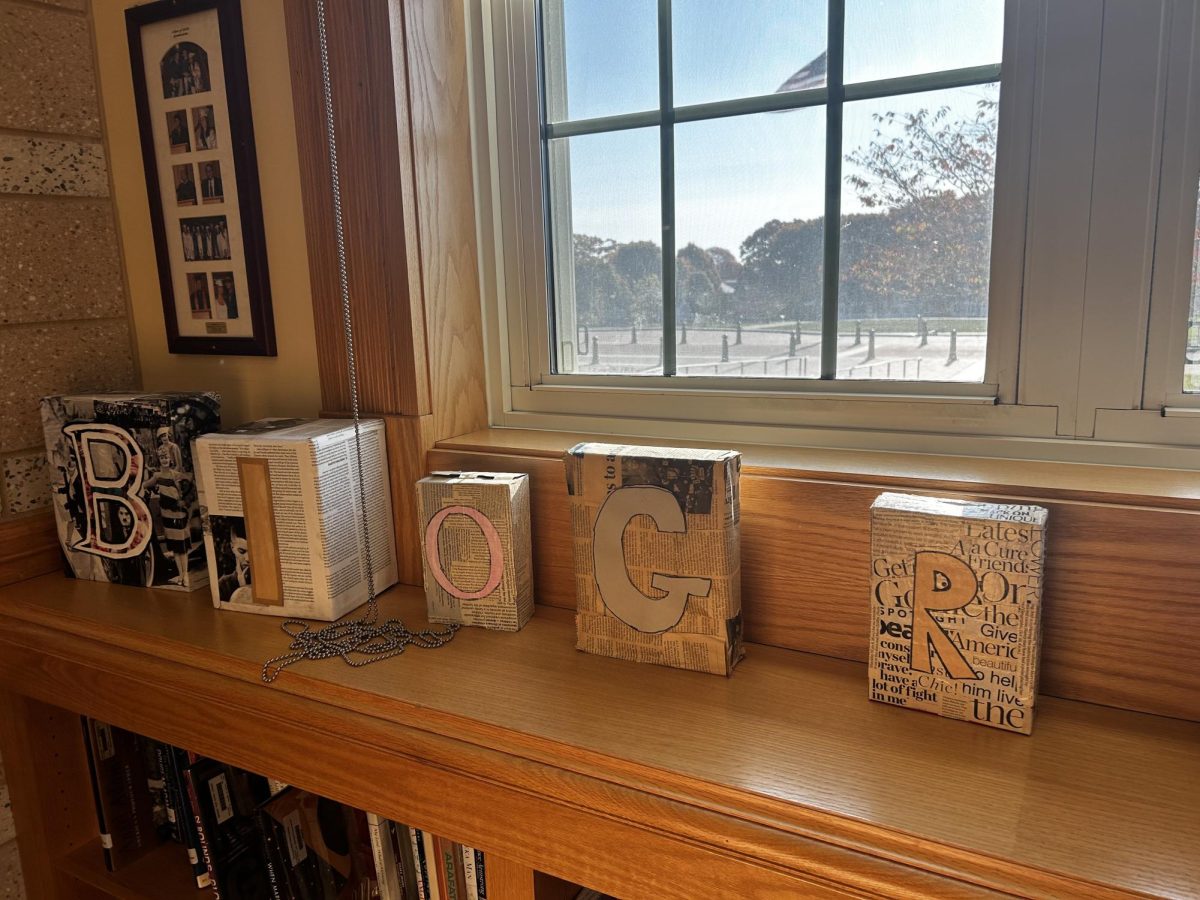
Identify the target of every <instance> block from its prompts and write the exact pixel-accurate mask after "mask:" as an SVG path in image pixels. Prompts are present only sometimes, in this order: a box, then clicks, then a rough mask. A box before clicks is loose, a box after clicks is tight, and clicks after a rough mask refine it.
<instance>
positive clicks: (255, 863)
mask: <svg viewBox="0 0 1200 900" xmlns="http://www.w3.org/2000/svg"><path fill="white" fill-rule="evenodd" d="M184 778H185V780H186V782H187V785H188V791H189V794H190V796H191V801H192V805H193V806H194V808H195V809H194V812H195V815H194V817H193V818H194V821H195V822H196V825H197V830H198V832H199V838H200V849H201V853H202V855H203V857H204V860H205V863H206V865H207V866H208V873H209V875H210V876H211V878H212V882H213V884H212V887H213V889H214V890H215V891H216V892H217V894H218V895H219V896H220V897H221V898H222V900H259V898H261V897H264V896H267V895H268V894H269V893H270V886H269V883H268V879H267V872H266V864H265V861H264V860H263V852H262V839H261V837H260V836H259V824H258V807H259V805H260V804H261V803H263V802H264V801H265V800H266V799H267V798H268V796H269V791H268V787H267V780H266V779H265V778H263V777H262V776H261V775H254V774H252V773H250V772H246V771H244V770H242V769H238V768H236V767H234V766H229V765H226V764H224V763H220V762H217V761H216V760H212V759H200V760H198V761H197V762H194V763H193V764H192V765H190V766H188V768H187V770H186V771H185V772H184Z"/></svg>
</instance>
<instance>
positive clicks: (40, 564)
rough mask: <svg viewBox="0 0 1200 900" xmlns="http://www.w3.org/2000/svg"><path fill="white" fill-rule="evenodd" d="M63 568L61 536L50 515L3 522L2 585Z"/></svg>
mask: <svg viewBox="0 0 1200 900" xmlns="http://www.w3.org/2000/svg"><path fill="white" fill-rule="evenodd" d="M61 567H62V552H61V551H60V550H59V547H58V532H57V531H56V530H55V528H54V516H53V515H52V514H51V513H50V512H49V511H47V512H41V513H37V514H36V515H31V516H25V517H23V518H20V519H9V520H8V521H5V522H0V584H12V583H14V582H17V581H24V580H25V579H26V578H33V577H35V576H37V575H45V574H47V573H49V572H56V571H58V570H59V569H60V568H61Z"/></svg>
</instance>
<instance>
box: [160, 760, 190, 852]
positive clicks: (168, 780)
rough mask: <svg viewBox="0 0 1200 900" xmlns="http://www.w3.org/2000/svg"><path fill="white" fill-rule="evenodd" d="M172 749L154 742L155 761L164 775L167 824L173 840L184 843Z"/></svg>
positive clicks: (163, 790)
mask: <svg viewBox="0 0 1200 900" xmlns="http://www.w3.org/2000/svg"><path fill="white" fill-rule="evenodd" d="M169 757H170V750H169V749H168V747H167V745H166V744H164V743H162V742H160V741H155V742H154V761H155V763H157V764H158V771H159V773H160V774H161V775H162V782H163V787H162V796H163V806H164V807H165V808H166V811H167V826H168V828H169V829H170V834H171V840H173V841H175V842H176V843H179V844H181V843H183V827H182V826H183V823H182V822H181V821H180V819H179V785H178V784H176V783H175V778H174V776H173V773H172V772H171V760H170V758H169Z"/></svg>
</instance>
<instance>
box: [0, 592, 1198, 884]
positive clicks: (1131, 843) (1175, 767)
mask: <svg viewBox="0 0 1200 900" xmlns="http://www.w3.org/2000/svg"><path fill="white" fill-rule="evenodd" d="M381 605H382V608H383V614H384V615H385V616H397V615H398V616H401V617H402V618H404V620H405V621H406V622H408V623H409V624H410V625H413V626H417V625H421V624H423V623H424V615H423V606H424V603H423V596H422V595H421V593H420V592H419V591H416V590H414V589H408V588H399V589H395V590H393V591H390V592H388V594H386V595H385V597H384V598H383V600H382V601H381ZM0 642H5V644H6V646H0V684H4V686H5V687H8V688H9V689H11V690H13V691H16V692H18V693H21V692H26V693H30V694H35V693H37V692H39V691H41V692H42V693H43V694H49V693H52V692H53V691H55V690H57V691H59V692H60V694H65V691H64V690H63V689H62V688H60V687H55V684H56V683H57V682H56V679H58V678H59V676H58V675H56V673H57V672H58V670H59V668H60V667H64V666H68V667H69V666H73V665H83V664H85V663H86V664H88V665H90V666H92V667H93V670H94V671H98V672H102V671H111V672H113V673H114V674H113V684H114V685H116V684H117V683H118V681H117V679H118V676H119V677H120V678H125V677H127V674H128V673H130V672H132V673H135V674H139V673H140V677H142V678H144V683H145V684H146V685H147V686H148V687H147V691H148V692H149V691H150V687H149V686H150V685H151V684H152V683H153V679H155V678H158V679H163V678H166V679H170V680H175V679H181V678H185V677H186V678H192V679H199V678H200V677H201V676H202V675H203V677H204V678H207V679H209V681H208V682H205V683H208V684H212V683H218V682H215V681H213V678H215V677H217V676H219V677H220V678H221V679H222V681H221V682H219V683H220V684H221V685H223V687H222V688H221V689H220V690H221V696H220V697H218V698H213V699H214V702H215V701H219V703H220V704H222V705H224V706H228V707H230V708H231V709H233V710H234V711H244V712H245V713H246V714H250V712H251V709H250V708H251V706H252V705H255V706H256V708H257V709H259V710H260V713H259V715H260V716H261V715H262V713H261V711H262V710H268V711H273V710H274V709H276V708H278V710H279V719H280V720H282V718H283V717H284V716H285V715H286V714H288V713H287V711H288V710H289V709H290V708H291V707H290V706H289V704H295V703H299V702H300V701H301V700H303V701H304V702H305V703H307V704H309V707H306V708H311V709H312V710H314V711H313V712H310V713H306V715H307V716H309V717H310V721H309V722H308V723H307V726H308V727H309V728H310V729H311V730H313V731H315V732H317V733H318V734H320V735H325V736H327V738H328V739H329V747H330V753H331V754H332V753H335V752H341V749H340V748H339V747H338V745H337V744H336V741H337V739H338V737H339V733H340V735H341V736H348V735H351V734H353V735H356V736H359V739H360V740H362V741H363V742H364V746H365V742H366V741H367V740H368V737H366V736H364V735H366V731H365V730H364V726H363V725H362V724H361V723H362V722H376V721H377V722H380V723H381V724H380V727H383V726H384V725H385V724H389V723H390V724H391V725H394V726H402V727H403V728H404V729H407V731H406V732H405V733H409V732H411V733H413V734H417V733H419V734H422V735H425V736H426V738H427V739H428V740H440V741H444V742H451V743H446V744H445V746H446V747H447V748H451V747H453V748H474V749H472V751H471V752H473V753H475V754H477V755H479V758H480V759H481V760H483V759H484V756H483V754H490V755H488V756H487V757H486V759H487V761H488V763H487V764H488V766H489V767H490V768H489V769H485V770H481V771H480V773H478V777H479V778H483V779H489V778H494V779H495V780H496V781H497V782H503V781H505V780H506V779H508V780H509V782H511V784H513V785H517V783H518V779H519V778H520V777H524V774H523V773H525V772H526V769H530V772H531V773H532V774H530V775H529V779H530V780H528V781H526V782H522V783H521V790H522V791H524V792H526V793H533V794H536V793H538V792H544V794H545V797H544V798H542V799H545V800H547V802H551V801H552V802H554V803H558V804H559V805H571V804H573V805H575V806H579V807H587V808H588V809H590V810H594V811H603V812H604V815H605V816H606V821H607V820H612V821H618V820H623V821H624V822H625V824H627V825H629V826H631V827H633V826H636V827H637V828H639V829H641V832H644V833H645V834H647V835H650V834H665V835H667V836H669V837H671V838H672V839H677V840H679V841H687V842H691V843H692V844H701V843H703V842H704V840H705V835H707V840H708V843H709V844H710V845H711V849H712V851H713V852H714V853H727V854H733V853H735V852H736V854H737V855H738V856H739V858H742V859H745V858H753V859H754V861H755V862H756V864H758V865H761V866H763V867H774V868H777V869H783V868H786V867H789V866H795V867H796V868H797V869H798V870H803V869H804V867H805V865H806V863H804V861H803V860H802V859H800V858H798V857H797V855H796V854H797V853H799V852H801V851H798V850H797V849H796V847H797V846H802V847H808V848H812V850H811V852H812V853H823V852H825V849H829V852H831V853H835V857H836V858H832V859H831V861H826V862H827V863H828V869H827V871H834V870H836V869H837V868H838V866H840V865H844V864H845V863H844V858H843V857H841V856H836V854H837V853H843V854H844V853H848V854H850V858H852V859H853V860H859V861H861V862H862V864H863V866H864V867H865V868H868V869H869V867H870V866H869V865H868V863H869V862H870V861H880V862H881V865H882V864H887V865H889V866H894V867H895V868H894V870H887V869H885V870H884V871H885V875H886V877H887V878H890V879H895V878H897V877H898V876H897V874H896V873H900V872H905V873H908V872H912V873H916V874H914V875H913V877H914V878H915V879H916V880H915V881H913V882H911V883H901V882H898V881H897V882H896V890H897V892H899V893H903V892H904V891H905V890H908V891H909V894H910V895H913V894H914V893H915V894H917V895H919V894H920V893H921V892H922V891H925V890H929V889H930V888H929V887H928V885H927V884H926V883H924V882H922V881H921V880H920V877H918V876H921V877H923V876H926V875H929V874H930V873H932V874H933V875H936V876H944V877H946V878H950V879H955V880H956V881H957V882H959V888H960V889H961V891H963V892H970V891H975V892H982V891H983V890H984V889H989V890H999V891H1004V892H1009V893H1016V894H1028V895H1045V896H1089V897H1100V896H1116V895H1121V894H1123V893H1135V894H1138V893H1140V894H1149V895H1161V896H1172V897H1193V896H1200V814H1198V812H1197V811H1198V810H1200V724H1195V723H1189V722H1184V721H1179V720H1172V719H1166V718H1162V717H1156V716H1149V715H1144V714H1138V713H1131V712H1125V711H1121V710H1114V709H1107V708H1104V707H1099V706H1093V705H1089V704H1082V703H1076V702H1071V701H1065V700H1055V699H1052V698H1042V699H1041V700H1040V701H1039V706H1038V713H1037V719H1036V721H1035V726H1034V733H1033V735H1032V736H1029V737H1025V736H1021V735H1016V734H1009V733H1004V732H999V731H995V730H992V729H988V728H984V727H979V726H974V725H970V724H967V723H963V722H955V721H950V720H946V719H940V718H938V717H935V716H930V715H925V714H922V713H917V712H913V711H909V710H901V709H894V708H890V707H888V706H885V705H881V704H876V703H871V702H869V701H868V700H867V696H866V695H867V686H866V671H865V667H864V666H863V665H861V664H858V663H852V662H846V661H841V660H833V659H827V658H824V657H819V656H814V655H810V654H803V653H797V652H793V651H786V650H779V649H774V648H768V647H760V646H750V647H749V648H748V654H747V658H746V660H745V661H744V662H743V663H742V664H741V665H740V666H739V667H738V668H737V670H736V672H735V673H734V675H733V676H732V677H731V678H728V679H726V678H721V677H717V676H711V675H703V674H697V673H690V672H683V671H677V670H672V669H666V668H660V667H654V666H642V665H637V664H633V663H627V662H623V661H619V660H613V659H607V658H602V657H597V656H591V655H587V654H583V653H579V652H577V651H576V650H575V649H574V626H573V621H572V617H571V616H570V615H569V614H568V613H566V612H565V611H561V610H552V609H546V608H542V607H539V609H538V614H537V615H536V616H535V617H534V619H533V620H532V621H531V622H530V624H529V625H528V626H527V627H526V628H525V629H524V630H523V631H522V632H520V633H518V634H504V633H496V632H488V631H484V630H482V629H463V630H462V631H461V632H460V633H459V634H458V636H457V637H456V638H455V640H454V641H453V642H452V643H451V644H449V645H448V646H446V647H444V648H442V649H439V650H435V651H410V652H407V653H405V654H404V655H403V657H401V658H398V659H393V660H390V661H387V662H384V663H380V664H378V665H374V666H370V667H367V668H362V669H351V668H349V667H346V666H344V665H342V664H341V663H340V662H339V661H336V660H334V661H325V662H321V663H302V664H300V665H299V666H297V667H296V668H294V669H291V670H289V671H288V672H286V673H284V674H283V676H282V677H280V679H279V680H278V681H277V682H276V683H275V684H273V685H270V686H267V685H262V684H260V683H259V669H260V666H261V664H262V662H263V660H265V659H266V658H268V657H271V656H275V655H277V654H279V653H281V652H282V651H283V650H284V649H285V647H286V638H285V637H284V635H283V634H282V633H281V632H280V631H279V623H278V620H275V619H271V618H267V617H257V616H252V615H239V614H237V613H231V612H224V611H222V612H218V611H216V610H213V609H212V607H211V605H210V604H209V598H208V595H207V593H206V592H200V593H196V594H180V593H175V592H167V591H146V590H139V589H135V588H124V587H115V586H109V585H101V584H94V583H88V582H77V581H70V580H66V579H63V578H61V577H58V576H46V577H43V578H39V579H34V580H31V581H27V582H24V583H21V584H17V585H12V586H9V587H6V588H2V589H0ZM18 651H19V652H18ZM114 651H118V652H114ZM1164 652H1166V649H1164ZM5 660H9V662H8V663H6V662H5ZM31 668H32V669H34V671H32V672H31V671H29V670H30V669H31ZM104 680H105V679H104V678H103V677H101V678H99V679H97V683H96V684H95V685H94V686H93V685H90V684H88V683H84V680H83V679H80V681H79V683H77V685H76V688H75V689H73V690H72V691H71V694H72V696H66V695H61V696H58V699H57V700H56V701H55V702H58V703H60V704H61V705H63V706H65V707H67V708H76V707H79V708H81V709H84V710H85V711H86V710H87V709H89V708H90V706H92V705H94V706H96V707H98V708H97V712H100V709H99V707H105V706H106V704H108V706H107V708H109V709H113V708H116V707H114V706H112V705H111V704H112V703H114V702H116V701H112V700H111V699H110V696H111V695H112V694H114V693H115V692H116V691H117V688H116V687H112V688H111V689H110V688H108V687H106V685H105V684H104V683H103V682H104ZM180 683H181V684H182V683H186V682H180ZM196 683H197V684H199V683H200V682H199V681H198V680H197V681H196ZM42 699H44V700H50V699H52V698H51V697H49V696H43V697H42ZM121 702H123V703H124V704H125V706H124V707H123V708H127V709H128V710H129V716H130V717H131V719H130V722H136V721H137V715H138V712H137V711H136V710H135V709H133V706H132V704H130V703H129V702H128V701H127V700H125V701H121ZM72 704H75V705H74V706H73V705H72ZM215 708H216V707H214V709H215ZM214 714H215V713H214ZM164 715H166V716H167V718H164V719H162V720H161V721H162V722H164V723H169V724H170V728H171V729H174V728H175V727H176V726H175V725H174V721H175V720H173V719H170V718H169V715H170V714H169V713H165V714H164ZM187 715H188V711H187V710H186V709H181V710H179V711H178V712H177V713H176V716H177V717H178V718H179V720H180V721H181V722H183V723H184V724H180V725H179V726H178V727H179V728H180V729H183V728H185V727H187V726H186V722H185V720H186V717H187ZM163 727H164V728H166V727H167V726H166V725H164V726H163ZM193 727H194V726H193ZM239 727H240V726H239ZM247 727H251V726H247ZM260 727H261V729H262V730H261V732H259V733H257V737H256V740H258V741H259V742H260V745H261V746H263V747H264V748H265V747H269V745H270V741H271V738H270V734H271V729H272V727H274V726H273V725H272V723H271V722H270V721H265V720H264V721H262V722H261V726H260ZM279 727H282V726H279ZM195 731H196V734H197V740H199V741H201V743H202V744H203V742H204V741H218V742H220V741H221V740H226V739H227V740H229V741H231V742H233V741H235V740H236V737H228V738H226V737H225V736H224V735H223V734H222V733H220V732H212V733H209V734H205V732H204V729H202V728H198V727H196V728H195ZM178 733H179V732H178V731H175V732H174V733H173V734H167V735H156V736H165V737H166V739H170V738H171V737H173V736H175V734H178ZM231 746H232V744H231ZM197 749H203V747H197ZM352 749H353V748H351V750H352ZM246 752H247V753H248V752H249V751H248V750H247V751H246ZM263 752H268V751H267V750H264V751H263ZM347 752H350V751H347ZM396 752H397V753H399V752H400V750H399V749H398V750H397V751H396ZM463 752H464V753H465V752H466V751H463ZM459 758H460V754H459V751H458V750H454V752H453V753H452V752H451V750H450V749H447V750H446V755H445V758H444V759H440V760H433V762H435V763H437V764H438V765H440V766H442V767H444V768H453V767H454V766H455V765H458V764H459V763H458V762H456V760H459ZM462 759H466V756H462ZM231 761H234V762H237V761H238V760H237V759H236V758H235V759H231ZM314 765H315V763H314ZM462 765H463V766H466V763H465V762H464V763H462ZM531 767H532V768H531ZM547 773H551V774H554V773H565V774H564V775H563V777H564V778H567V777H568V776H569V778H570V779H573V780H571V781H569V782H568V781H564V782H563V784H567V785H568V787H567V788H563V787H561V786H559V785H557V783H555V782H552V781H551V780H550V774H547ZM268 774H276V773H268ZM340 777H341V778H342V779H343V781H344V783H345V784H346V787H345V788H344V790H345V792H348V793H349V792H353V790H354V789H355V788H353V787H352V786H351V780H349V779H350V776H346V775H341V776H340ZM364 777H366V770H365V769H364ZM464 784H465V782H464ZM579 784H586V785H587V786H589V788H588V789H589V790H592V788H594V790H592V793H590V794H586V799H581V798H585V793H584V789H583V788H582V787H581V788H579V791H580V793H579V795H578V797H576V796H566V795H565V793H564V792H565V791H567V790H571V791H574V790H575V786H576V785H579ZM630 798H633V799H632V800H631V799H630ZM339 799H347V800H351V801H352V800H353V799H354V798H352V797H339ZM448 799H452V798H448ZM609 801H611V802H612V807H611V808H610V809H605V810H601V807H602V806H603V804H604V803H606V802H609ZM655 802H661V803H670V804H674V806H672V807H670V808H671V809H672V810H674V812H673V813H671V816H672V818H670V819H664V818H663V817H662V815H661V814H659V813H655V811H654V809H656V808H657V807H654V808H652V807H653V804H654V803H655ZM643 807H644V809H643ZM547 808H549V807H547ZM381 811H386V810H381ZM447 814H448V813H447ZM486 814H487V810H481V811H476V813H475V815H474V818H475V819H482V818H483V817H485V816H486ZM655 816H657V818H655ZM714 822H715V823H717V825H718V826H719V827H720V828H721V829H725V828H728V829H729V831H728V834H727V835H725V834H721V833H715V834H713V833H711V829H712V828H714V827H716V826H714V825H713V823H714ZM418 824H419V823H418ZM458 827H461V828H467V829H470V828H473V827H476V825H475V822H474V819H465V820H463V823H462V824H461V825H459V826H458ZM479 827H483V826H482V825H480V826H479ZM614 827H615V826H614ZM706 829H707V830H706ZM647 840H649V838H647ZM796 841H802V842H804V843H802V844H797V843H795V842H796ZM548 842H549V840H548V839H547V840H546V841H542V842H541V843H542V844H543V845H544V844H546V843H548ZM650 843H651V844H653V841H651V842H650ZM723 845H724V846H723ZM706 846H707V845H706ZM822 848H825V849H822ZM516 852H517V854H518V855H520V852H521V851H520V848H517V851H516ZM530 852H532V851H530ZM803 852H805V853H808V852H809V851H808V850H805V851H803ZM856 864H857V863H856ZM576 865H577V864H576V863H573V862H571V860H569V859H565V858H564V861H562V862H561V864H560V865H558V867H557V870H556V869H555V866H554V865H549V866H543V868H546V869H547V870H548V871H551V872H553V874H557V875H560V876H563V877H570V878H572V879H573V880H577V881H580V882H581V883H587V884H594V885H595V886H597V887H600V888H601V889H604V888H605V887H608V886H609V885H606V884H605V883H603V882H602V881H600V882H597V881H589V880H588V878H587V876H588V874H589V873H588V872H587V871H583V870H582V869H580V868H572V867H573V866H576ZM578 865H580V866H581V865H582V864H581V863H580V864H578ZM822 865H826V863H822ZM889 872H890V874H887V873H889ZM596 877H597V878H599V877H600V870H599V869H597V874H596ZM830 877H833V876H830ZM881 877H883V876H881ZM931 883H932V882H931ZM906 885H907V886H906ZM922 885H924V886H922ZM968 889H969V890H968ZM864 890H866V889H864ZM635 893H636V892H635ZM747 896H749V894H747Z"/></svg>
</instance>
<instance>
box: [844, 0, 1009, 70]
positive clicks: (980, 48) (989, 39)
mask: <svg viewBox="0 0 1200 900" xmlns="http://www.w3.org/2000/svg"><path fill="white" fill-rule="evenodd" d="M1003 36H1004V0H846V50H845V61H846V76H845V80H846V83H847V84H852V83H854V82H858V81H875V80H877V79H881V78H896V77H899V76H903V75H922V74H925V73H928V72H940V71H944V70H946V69H958V68H964V67H967V66H983V65H990V64H995V63H999V62H1000V55H1001V50H1002V45H1003Z"/></svg>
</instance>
